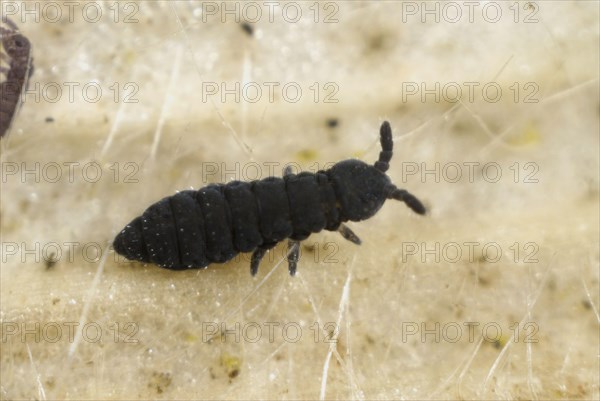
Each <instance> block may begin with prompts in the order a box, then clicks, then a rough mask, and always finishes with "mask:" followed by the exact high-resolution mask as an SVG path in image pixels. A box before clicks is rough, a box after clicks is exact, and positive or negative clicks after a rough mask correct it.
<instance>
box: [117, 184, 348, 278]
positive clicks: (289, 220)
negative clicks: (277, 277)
mask: <svg viewBox="0 0 600 401" xmlns="http://www.w3.org/2000/svg"><path fill="white" fill-rule="evenodd" d="M337 204H338V202H337V197H336V194H335V191H334V187H333V185H332V184H331V182H330V180H329V177H328V176H327V173H326V172H318V173H316V174H313V173H300V174H298V175H294V174H291V175H287V176H285V177H284V178H277V177H269V178H265V179H263V180H258V181H252V182H240V181H233V182H230V183H228V184H211V185H208V186H207V187H204V188H202V189H200V190H198V191H191V190H190V191H182V192H179V193H177V194H176V195H173V196H169V197H167V198H164V199H162V200H160V201H159V202H157V203H155V204H153V205H152V206H150V207H149V208H148V209H147V210H146V211H145V212H144V213H143V214H142V216H140V217H138V218H136V219H134V220H133V221H132V222H131V223H130V224H129V225H127V227H125V229H124V230H123V231H122V232H121V233H120V234H119V235H118V236H117V238H116V239H115V242H114V247H115V250H116V251H117V252H118V253H120V254H122V255H124V256H126V257H127V258H128V259H134V260H140V261H143V262H152V263H155V264H158V265H160V266H163V267H166V268H169V269H175V270H178V269H187V268H200V267H205V266H207V265H208V264H210V263H223V262H226V261H228V260H230V259H231V258H233V257H234V256H235V255H236V254H237V253H239V252H250V251H252V250H254V249H256V248H257V247H264V248H270V247H272V246H274V245H275V244H276V243H277V242H279V241H282V240H284V239H286V238H291V239H294V240H303V239H305V238H307V237H308V236H309V235H310V234H311V233H316V232H319V231H321V230H323V229H327V230H336V229H337V228H338V227H339V225H340V223H341V216H340V214H339V211H338V207H337Z"/></svg>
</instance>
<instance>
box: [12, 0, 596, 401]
mask: <svg viewBox="0 0 600 401" xmlns="http://www.w3.org/2000/svg"><path fill="white" fill-rule="evenodd" d="M0 12H1V13H2V16H3V17H8V18H10V19H11V20H12V21H13V22H15V24H16V25H17V26H18V27H19V28H20V31H21V33H22V34H24V35H25V36H26V37H27V38H29V40H30V41H31V43H32V47H33V55H32V56H33V62H34V65H35V72H34V74H33V76H32V77H31V79H30V82H29V89H28V91H27V92H26V93H25V94H24V95H23V99H22V100H23V104H22V107H21V110H20V112H19V113H18V114H17V115H16V116H15V118H14V121H13V124H12V127H11V131H10V132H9V134H8V135H7V136H5V137H4V138H2V142H1V143H0V145H1V152H2V154H1V164H2V177H1V178H2V181H1V186H2V188H1V189H2V191H1V205H0V218H1V225H0V228H1V236H2V239H1V242H2V249H1V252H2V255H1V256H2V260H1V262H2V268H1V270H0V279H1V284H0V285H1V286H0V291H1V292H0V301H1V307H0V319H1V323H2V342H1V343H0V345H1V347H2V348H1V352H0V360H1V368H0V369H1V371H0V373H1V383H0V395H1V396H2V399H23V398H27V399H33V398H35V399H138V398H139V399H162V398H164V399H317V398H320V399H350V398H352V399H375V398H377V399H475V398H476V399H515V398H521V399H522V398H525V399H598V398H599V397H600V392H599V391H600V390H599V379H598V377H599V375H598V373H599V370H600V366H599V359H598V355H599V352H600V349H599V342H598V338H599V324H600V317H599V312H598V308H599V306H600V299H599V298H600V297H599V285H600V284H599V258H600V252H599V245H598V244H599V243H600V238H599V215H598V211H599V208H598V197H599V191H598V185H599V180H598V171H599V115H600V98H599V86H598V85H599V81H598V75H599V73H598V71H599V68H598V64H599V32H600V30H599V10H598V3H597V2H571V1H553V2H539V1H536V2H526V1H515V2H499V1H497V2H494V1H486V2H437V1H430V2H396V1H393V2H386V1H384V2H376V3H375V2H366V1H364V2H363V1H353V2H304V1H302V2H294V1H292V2H265V3H263V2H196V1H169V2H167V1H156V2H135V1H118V2H112V3H111V2H80V3H76V4H75V3H73V4H71V3H70V4H62V3H54V2H50V3H47V2H35V1H27V2H20V1H17V2H14V1H4V0H3V1H2V3H1V8H0ZM384 120H388V121H390V123H391V126H392V129H393V132H394V140H395V148H394V150H395V151H394V157H393V159H392V161H391V167H390V170H389V171H388V174H389V176H390V177H391V179H392V180H393V181H394V183H395V184H396V185H397V186H399V187H402V188H406V189H407V190H409V191H410V192H412V193H413V194H415V195H416V196H417V197H419V198H420V199H421V200H422V201H423V202H424V203H425V204H426V206H427V208H428V211H429V213H428V215H426V216H424V217H421V216H417V215H415V214H414V213H412V212H411V211H410V210H409V209H408V208H406V207H405V205H404V204H402V203H400V202H393V201H390V202H387V203H386V204H385V206H384V207H383V208H382V210H381V211H380V212H379V213H378V214H377V215H376V216H375V217H373V218H372V219H370V220H368V221H365V222H361V223H352V224H350V227H351V228H352V230H353V231H354V232H355V233H356V234H357V235H358V236H359V237H360V238H361V239H362V241H363V244H362V245H361V246H356V245H354V244H352V243H350V242H348V241H345V240H343V239H342V238H341V236H340V235H339V234H338V233H335V232H323V233H319V234H316V235H313V236H311V237H310V238H309V239H307V240H306V241H304V242H303V243H302V247H301V259H300V262H299V266H298V274H297V276H296V277H290V276H289V274H288V273H287V262H286V261H283V259H284V258H285V255H286V251H287V248H286V244H280V245H279V246H278V247H276V248H275V249H274V250H273V251H271V252H270V253H269V254H268V255H267V256H266V257H265V259H264V261H263V263H262V264H261V267H260V270H259V272H258V275H257V276H256V277H254V278H253V277H252V276H250V274H249V255H247V254H244V255H240V256H239V257H238V258H236V259H235V260H233V261H231V262H228V263H226V264H222V265H211V266H209V267H208V269H206V270H190V271H184V272H173V271H169V270H164V269H161V268H159V267H157V266H154V265H144V264H141V263H137V262H130V261H126V260H124V259H123V258H121V257H119V256H118V255H116V254H115V253H114V251H112V249H111V248H110V246H109V244H110V243H111V242H112V239H113V238H114V236H115V235H116V234H117V233H118V232H119V230H121V229H122V228H123V226H124V225H125V224H127V223H128V222H129V221H130V220H131V219H133V218H134V217H136V216H138V215H140V214H141V213H142V212H143V211H144V210H145V208H146V207H148V206H149V205H150V204H152V203H154V202H156V201H158V200H159V199H161V198H162V197H164V196H168V195H172V194H174V193H175V192H176V191H178V190H184V189H190V188H193V189H199V188H201V187H203V186H205V185H207V184H209V183H212V182H228V181H231V180H243V181H250V180H253V179H259V178H264V177H266V176H269V175H277V176H280V175H281V174H282V171H283V169H284V167H285V166H286V165H292V166H293V167H294V169H295V170H296V171H313V172H315V171H317V170H319V169H324V168H328V166H330V165H331V164H332V163H335V162H337V161H340V160H343V159H347V158H351V157H356V158H360V159H362V160H365V161H367V162H369V163H371V162H374V161H375V160H376V159H377V156H378V152H379V142H378V139H379V138H378V134H379V126H380V125H381V123H382V121H384Z"/></svg>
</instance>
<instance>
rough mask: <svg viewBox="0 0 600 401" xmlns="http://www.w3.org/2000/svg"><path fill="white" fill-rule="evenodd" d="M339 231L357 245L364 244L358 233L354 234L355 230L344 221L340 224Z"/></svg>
mask: <svg viewBox="0 0 600 401" xmlns="http://www.w3.org/2000/svg"><path fill="white" fill-rule="evenodd" d="M338 231H339V232H340V234H342V237H344V238H345V239H347V240H348V241H350V242H352V243H354V244H356V245H360V244H362V241H361V240H360V238H358V235H356V234H354V232H353V231H352V230H351V229H350V227H348V226H347V225H345V224H343V223H342V224H340V227H339V228H338Z"/></svg>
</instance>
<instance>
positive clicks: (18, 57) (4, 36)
mask: <svg viewBox="0 0 600 401" xmlns="http://www.w3.org/2000/svg"><path fill="white" fill-rule="evenodd" d="M0 43H2V53H0V60H1V62H2V63H1V64H0V75H2V76H3V78H4V77H5V79H4V80H3V81H2V82H1V83H0V138H1V137H4V135H6V134H7V133H8V130H9V128H10V124H11V123H12V120H13V118H14V116H15V114H16V113H17V111H18V110H19V107H20V106H21V103H22V100H21V95H22V93H23V91H24V90H25V89H27V83H28V81H29V78H30V77H31V74H33V59H32V58H31V44H30V43H29V40H28V39H27V38H26V37H25V36H24V35H23V34H21V33H20V32H19V28H17V26H16V25H15V23H14V22H12V21H11V20H9V19H8V18H6V17H2V21H1V24H0Z"/></svg>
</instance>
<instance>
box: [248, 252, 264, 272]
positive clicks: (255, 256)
mask: <svg viewBox="0 0 600 401" xmlns="http://www.w3.org/2000/svg"><path fill="white" fill-rule="evenodd" d="M265 253H267V250H266V249H264V248H257V249H256V250H255V251H254V253H252V260H251V261H250V274H251V275H252V276H256V273H257V272H258V265H259V264H260V261H261V259H262V258H263V256H265Z"/></svg>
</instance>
